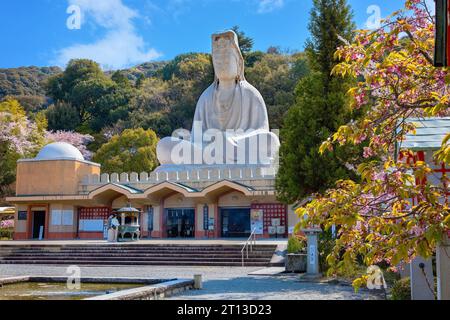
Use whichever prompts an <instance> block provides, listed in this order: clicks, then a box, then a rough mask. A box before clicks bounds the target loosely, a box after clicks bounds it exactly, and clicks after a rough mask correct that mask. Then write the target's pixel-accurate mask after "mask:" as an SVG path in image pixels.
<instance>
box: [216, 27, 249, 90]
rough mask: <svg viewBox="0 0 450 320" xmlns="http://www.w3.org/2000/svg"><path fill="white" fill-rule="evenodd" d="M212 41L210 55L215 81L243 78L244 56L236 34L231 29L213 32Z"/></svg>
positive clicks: (239, 79)
mask: <svg viewBox="0 0 450 320" xmlns="http://www.w3.org/2000/svg"><path fill="white" fill-rule="evenodd" d="M212 41H213V45H212V48H213V50H212V51H213V52H212V56H213V64H214V72H215V78H216V81H219V82H220V80H236V81H242V80H245V78H244V58H243V57H242V53H241V50H240V48H239V42H238V36H237V34H236V33H235V32H234V31H231V30H230V31H226V32H223V33H218V34H214V35H213V36H212Z"/></svg>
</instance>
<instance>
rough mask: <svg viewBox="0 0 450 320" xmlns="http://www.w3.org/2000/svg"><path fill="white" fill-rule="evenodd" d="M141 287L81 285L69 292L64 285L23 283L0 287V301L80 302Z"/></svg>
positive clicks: (110, 284)
mask: <svg viewBox="0 0 450 320" xmlns="http://www.w3.org/2000/svg"><path fill="white" fill-rule="evenodd" d="M141 286H142V284H141V285H139V284H113V283H106V284H96V283H84V284H83V283H82V284H81V289H80V290H76V289H75V290H70V289H68V288H67V285H66V283H40V282H24V283H18V284H11V285H5V286H3V287H0V300H82V299H85V298H91V297H95V296H100V295H104V294H109V293H114V292H117V291H120V290H126V289H132V288H138V287H141Z"/></svg>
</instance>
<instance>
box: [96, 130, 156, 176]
mask: <svg viewBox="0 0 450 320" xmlns="http://www.w3.org/2000/svg"><path fill="white" fill-rule="evenodd" d="M157 143H158V138H157V136H156V134H155V132H154V131H152V130H144V129H142V128H139V129H134V130H133V129H127V130H125V131H124V132H123V133H122V134H120V135H116V136H113V137H112V138H111V140H110V141H109V142H108V143H106V144H104V145H103V146H102V147H101V148H100V149H99V150H98V151H97V153H96V154H95V155H94V159H93V160H94V161H95V162H98V163H100V164H101V165H102V171H103V172H107V173H114V172H117V173H121V172H143V171H147V172H148V171H153V170H154V169H155V168H156V166H157V165H158V160H157V158H156V145H157Z"/></svg>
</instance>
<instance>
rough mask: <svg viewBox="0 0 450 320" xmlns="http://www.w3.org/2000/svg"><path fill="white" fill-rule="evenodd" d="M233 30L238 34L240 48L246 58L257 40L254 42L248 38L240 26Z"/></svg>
mask: <svg viewBox="0 0 450 320" xmlns="http://www.w3.org/2000/svg"><path fill="white" fill-rule="evenodd" d="M231 30H233V31H234V32H235V33H236V34H237V36H238V41H239V47H240V48H241V52H242V55H243V56H244V58H245V57H246V55H247V54H249V53H250V52H252V50H253V45H254V43H255V40H253V38H251V37H248V36H247V35H246V34H245V32H244V31H242V30H241V29H240V28H239V26H234V27H233V28H231Z"/></svg>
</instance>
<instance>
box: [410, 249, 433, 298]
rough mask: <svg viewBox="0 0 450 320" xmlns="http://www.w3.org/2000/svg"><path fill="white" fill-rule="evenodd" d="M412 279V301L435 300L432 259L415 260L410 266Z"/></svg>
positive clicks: (418, 258) (420, 258)
mask: <svg viewBox="0 0 450 320" xmlns="http://www.w3.org/2000/svg"><path fill="white" fill-rule="evenodd" d="M410 278H411V299H412V300H435V295H434V276H433V263H432V260H431V259H428V260H426V259H424V258H422V257H417V258H415V259H414V260H413V261H412V262H411V265H410Z"/></svg>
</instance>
